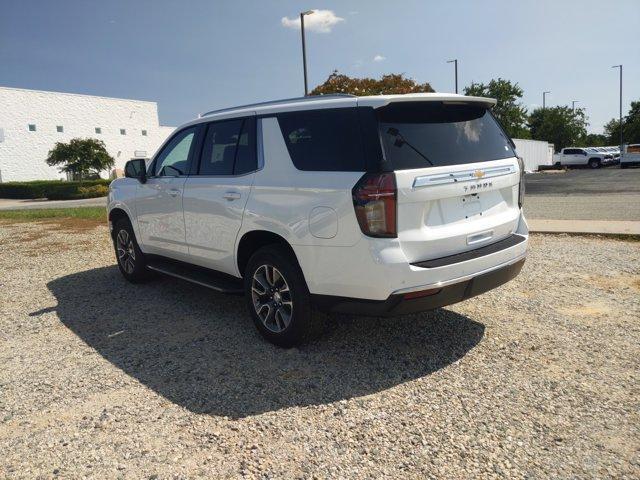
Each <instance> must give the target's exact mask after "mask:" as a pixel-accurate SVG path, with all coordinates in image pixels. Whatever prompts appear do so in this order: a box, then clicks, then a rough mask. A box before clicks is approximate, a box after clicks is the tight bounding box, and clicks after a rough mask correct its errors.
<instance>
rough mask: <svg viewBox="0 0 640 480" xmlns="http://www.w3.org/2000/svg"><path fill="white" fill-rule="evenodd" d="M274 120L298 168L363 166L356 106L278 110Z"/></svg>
mask: <svg viewBox="0 0 640 480" xmlns="http://www.w3.org/2000/svg"><path fill="white" fill-rule="evenodd" d="M278 123H279V124H280V130H281V131H282V135H283V137H284V141H285V143H286V145H287V149H288V150H289V155H290V156H291V160H292V161H293V164H294V165H295V166H296V168H298V169H299V170H316V171H343V172H361V171H364V170H365V159H364V154H363V146H362V139H361V136H360V125H359V122H358V113H357V109H356V108H335V109H322V110H307V111H304V112H286V113H280V114H278Z"/></svg>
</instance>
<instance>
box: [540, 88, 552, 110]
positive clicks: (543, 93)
mask: <svg viewBox="0 0 640 480" xmlns="http://www.w3.org/2000/svg"><path fill="white" fill-rule="evenodd" d="M547 93H551V92H542V109H543V110H544V109H545V108H547Z"/></svg>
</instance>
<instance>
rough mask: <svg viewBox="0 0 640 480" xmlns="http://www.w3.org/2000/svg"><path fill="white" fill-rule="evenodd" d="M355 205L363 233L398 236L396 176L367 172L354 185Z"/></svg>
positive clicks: (373, 235) (374, 235)
mask: <svg viewBox="0 0 640 480" xmlns="http://www.w3.org/2000/svg"><path fill="white" fill-rule="evenodd" d="M352 197H353V207H354V208H355V211H356V217H357V219H358V224H359V225H360V229H361V230H362V233H364V234H365V235H368V236H370V237H391V238H393V237H396V236H397V229H396V199H397V192H396V176H395V174H394V173H393V172H391V173H376V174H373V173H367V174H365V175H364V176H363V177H362V178H361V179H360V180H359V181H358V183H357V184H356V186H355V187H353V191H352Z"/></svg>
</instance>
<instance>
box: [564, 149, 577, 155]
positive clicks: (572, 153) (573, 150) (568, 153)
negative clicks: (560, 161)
mask: <svg viewBox="0 0 640 480" xmlns="http://www.w3.org/2000/svg"><path fill="white" fill-rule="evenodd" d="M576 153H578V151H577V150H576V149H575V148H566V149H565V151H564V154H565V155H575V154H576Z"/></svg>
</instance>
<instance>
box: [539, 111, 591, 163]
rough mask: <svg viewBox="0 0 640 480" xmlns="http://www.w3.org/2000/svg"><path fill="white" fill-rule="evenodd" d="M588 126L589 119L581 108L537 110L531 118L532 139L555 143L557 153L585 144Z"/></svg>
mask: <svg viewBox="0 0 640 480" xmlns="http://www.w3.org/2000/svg"><path fill="white" fill-rule="evenodd" d="M587 125H588V123H587V117H586V115H585V114H584V110H583V109H581V108H576V109H575V110H572V109H571V107H566V106H565V107H561V106H557V107H549V108H537V109H535V110H534V111H533V112H532V113H531V115H530V116H529V129H530V131H531V138H533V139H534V140H545V141H547V142H549V143H553V145H554V147H555V149H556V151H557V152H558V151H560V150H562V149H563V148H565V147H570V146H572V145H576V146H577V145H581V144H583V143H584V140H585V138H586V136H587Z"/></svg>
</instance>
